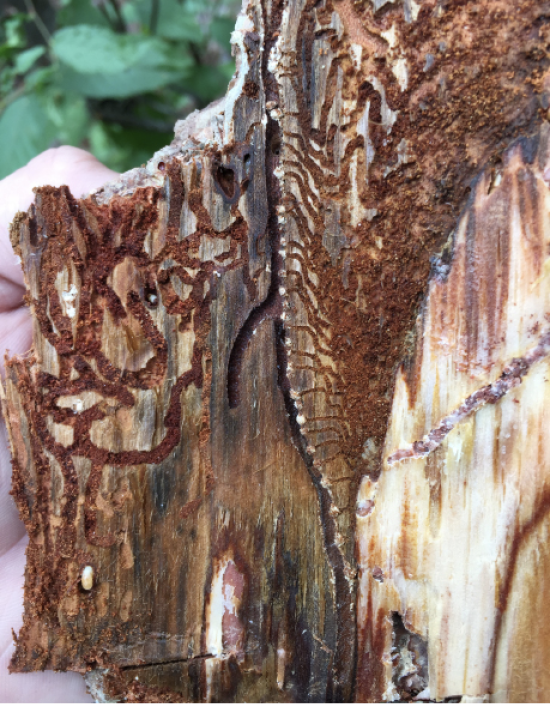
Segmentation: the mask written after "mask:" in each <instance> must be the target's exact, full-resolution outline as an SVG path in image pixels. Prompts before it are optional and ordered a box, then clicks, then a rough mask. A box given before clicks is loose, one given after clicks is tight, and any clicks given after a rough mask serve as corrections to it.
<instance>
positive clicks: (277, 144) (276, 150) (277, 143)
mask: <svg viewBox="0 0 550 704" xmlns="http://www.w3.org/2000/svg"><path fill="white" fill-rule="evenodd" d="M271 153H272V154H274V155H275V156H279V154H280V153H281V140H280V139H279V138H277V137H276V138H274V139H273V141H272V142H271Z"/></svg>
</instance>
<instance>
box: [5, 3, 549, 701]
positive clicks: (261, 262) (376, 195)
mask: <svg viewBox="0 0 550 704" xmlns="http://www.w3.org/2000/svg"><path fill="white" fill-rule="evenodd" d="M233 45H234V49H235V53H236V58H237V70H236V74H235V76H234V78H233V80H232V82H231V84H230V86H229V88H228V92H227V95H226V97H225V99H223V100H221V101H218V102H217V103H214V104H213V105H212V106H210V107H209V108H207V109H206V110H204V111H202V112H201V113H194V114H193V115H191V116H190V117H189V118H188V119H187V120H186V121H184V122H182V123H178V125H177V126H176V135H175V139H174V141H173V143H172V144H171V145H170V146H168V147H166V148H165V149H163V150H161V151H160V152H158V153H157V154H156V155H155V156H154V158H153V159H152V160H151V161H150V162H149V163H148V164H147V166H145V167H143V168H141V169H135V170H134V171H131V172H129V173H127V174H125V175H123V176H122V177H121V179H120V181H118V182H116V183H111V184H108V185H106V186H105V187H104V188H103V189H102V190H100V191H98V192H97V193H94V194H92V195H90V196H89V197H87V198H84V199H81V200H79V201H77V200H75V199H74V198H73V197H72V195H71V194H70V192H69V191H68V189H67V188H64V187H62V188H49V187H45V188H41V189H38V190H37V193H36V201H35V204H34V205H33V206H32V207H31V209H30V211H29V212H28V213H25V214H23V213H21V214H19V215H18V216H17V218H16V220H15V222H14V224H13V226H12V230H11V233H12V242H13V245H14V249H15V251H16V253H17V254H18V255H19V256H20V257H21V260H22V265H23V269H24V272H25V277H26V282H27V287H28V302H29V305H30V307H31V311H32V314H33V320H34V338H33V340H34V343H33V348H32V350H31V352H30V354H29V355H28V356H27V357H25V358H21V359H19V358H15V359H12V360H10V361H9V362H8V363H7V375H6V380H5V384H4V388H3V397H4V400H3V408H4V415H5V418H6V422H7V425H8V430H9V434H10V441H11V447H12V454H13V495H14V498H15V500H16V502H17V505H18V507H19V510H20V514H21V516H22V518H23V520H24V521H25V524H26V527H27V531H28V533H29V538H30V542H29V547H28V550H27V568H26V576H25V615H24V625H23V628H22V629H21V631H20V633H19V634H18V636H17V647H16V652H15V655H14V658H13V662H12V670H13V671H14V672H28V671H32V670H39V669H45V668H47V669H60V670H63V669H71V670H76V671H79V672H81V673H83V674H85V675H86V678H87V681H88V684H89V686H90V689H91V691H92V693H93V694H94V696H95V697H96V698H97V699H98V700H102V701H121V700H124V701H321V702H322V701H352V700H356V701H381V700H383V701H395V700H397V699H401V700H409V699H412V698H420V699H430V698H432V699H444V698H448V697H451V698H461V697H464V698H465V699H469V700H470V701H471V699H472V698H474V699H475V698H485V699H489V700H490V699H493V700H495V701H518V700H525V701H527V700H531V701H544V698H545V692H546V691H547V689H548V685H549V684H550V683H549V682H547V679H548V677H547V675H546V670H547V668H546V667H545V662H546V660H547V653H549V652H550V641H549V639H548V637H547V636H546V634H545V629H544V619H541V618H540V614H541V613H543V612H544V608H545V603H546V594H547V592H548V588H547V585H546V581H548V580H547V578H546V574H547V573H548V570H549V568H550V563H549V561H550V554H549V552H548V550H547V549H546V547H545V545H546V542H547V534H548V531H549V530H550V527H549V526H548V517H547V514H548V511H547V508H548V507H549V506H550V501H549V495H548V486H547V485H548V481H549V480H548V478H547V477H548V476H549V473H550V456H548V457H547V455H548V450H547V447H546V445H547V443H545V427H546V425H547V423H546V420H547V415H548V413H549V412H550V411H549V408H548V400H547V397H548V392H547V388H548V384H547V380H550V377H549V376H548V374H550V369H547V366H548V352H549V351H550V327H549V325H550V317H549V316H550V301H549V300H548V296H549V295H550V289H548V281H549V280H550V279H548V277H547V273H548V271H550V269H549V266H550V264H549V261H550V260H549V254H550V224H549V222H550V221H549V208H550V194H549V191H548V187H549V186H548V184H549V183H550V149H549V130H550V128H549V126H548V123H547V118H548V109H549V107H550V82H549V77H550V74H549V73H548V69H549V63H550V62H549V60H548V50H549V48H550V3H549V2H540V1H539V0H523V1H521V2H511V0H484V1H483V2H475V3H474V2H468V1H467V0H448V1H443V0H424V1H423V2H418V3H417V2H415V1H414V0H402V2H401V1H400V2H395V3H390V2H386V1H385V0H372V1H366V0H365V1H360V2H352V1H351V0H334V1H333V0H321V1H319V2H313V1H310V0H305V1H303V0H276V1H274V2H270V1H269V0H249V2H248V3H245V5H244V6H243V10H242V12H241V14H240V16H239V18H238V20H237V25H236V29H235V32H234V33H233ZM548 383H550V381H548ZM549 398H550V397H549Z"/></svg>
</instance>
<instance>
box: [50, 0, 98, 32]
mask: <svg viewBox="0 0 550 704" xmlns="http://www.w3.org/2000/svg"><path fill="white" fill-rule="evenodd" d="M56 23H57V26H58V27H72V26H73V25H75V24H91V25H98V26H100V27H108V26H109V22H108V20H107V18H106V17H105V15H104V14H103V13H102V12H101V10H100V9H99V7H98V6H97V4H96V3H93V2H91V0H65V1H64V6H63V7H62V8H61V9H60V10H59V12H58V13H57V18H56Z"/></svg>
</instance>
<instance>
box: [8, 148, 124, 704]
mask: <svg viewBox="0 0 550 704" xmlns="http://www.w3.org/2000/svg"><path fill="white" fill-rule="evenodd" d="M116 176H117V174H116V173H115V172H114V171H111V170H110V169H108V168H106V167H105V166H103V164H100V163H99V162H98V161H97V160H96V159H95V158H94V157H93V156H92V155H91V154H88V153H87V152H85V151H83V150H81V149H75V148H73V147H60V148H58V149H50V150H48V151H46V152H44V153H43V154H40V155H39V156H37V157H36V158H35V159H33V160H32V161H30V162H29V163H28V164H27V166H24V167H23V168H21V169H19V170H18V171H16V172H15V173H13V174H11V175H10V176H8V177H6V178H5V179H3V180H2V181H0V351H1V352H2V358H1V360H0V371H1V373H2V377H3V376H4V351H7V353H8V355H9V356H10V357H11V356H13V355H14V354H25V353H26V352H27V351H28V350H29V348H30V346H31V321H30V315H29V311H28V308H27V307H25V306H24V305H23V294H24V285H23V274H22V272H21V266H20V265H19V264H18V263H17V260H16V258H15V255H14V254H13V250H12V247H11V244H10V240H9V235H8V228H9V223H10V222H11V221H12V219H13V216H14V215H15V213H16V212H17V211H19V210H26V209H27V208H28V207H29V205H30V204H31V202H32V200H33V192H32V189H33V188H34V187H36V186H43V185H52V186H61V185H63V184H65V185H67V186H69V188H70V189H71V191H72V193H73V194H74V195H75V196H76V197H79V196H81V195H84V194H86V193H88V192H90V191H92V190H94V189H96V188H99V187H100V186H101V185H102V184H104V183H105V182H107V181H110V180H112V179H113V178H116ZM10 484H11V463H10V451H9V447H8V442H7V437H6V428H5V425H4V422H3V421H2V422H1V425H0V604H1V608H0V702H90V701H92V699H91V698H90V695H89V694H88V693H87V692H86V688H85V686H84V680H83V678H82V677H81V676H80V675H78V674H75V673H56V672H33V673H29V674H14V675H10V674H9V673H8V665H9V662H10V658H11V656H12V653H13V637H12V629H13V630H14V631H15V632H16V633H17V631H18V630H19V628H20V626H21V623H22V612H23V574H24V571H25V546H26V544H27V540H26V535H25V528H24V526H23V523H22V522H21V520H20V519H19V516H18V513H17V509H16V508H15V504H14V502H13V499H12V498H11V496H10V494H9V491H10Z"/></svg>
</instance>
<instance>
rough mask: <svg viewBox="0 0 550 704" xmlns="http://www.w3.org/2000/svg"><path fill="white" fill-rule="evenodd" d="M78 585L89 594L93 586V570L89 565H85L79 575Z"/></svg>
mask: <svg viewBox="0 0 550 704" xmlns="http://www.w3.org/2000/svg"><path fill="white" fill-rule="evenodd" d="M80 585H81V586H82V589H85V590H86V591H87V592H89V591H90V590H91V588H92V587H93V586H94V568H93V567H92V566H91V565H86V567H85V568H84V569H83V570H82V574H81V575H80Z"/></svg>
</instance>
